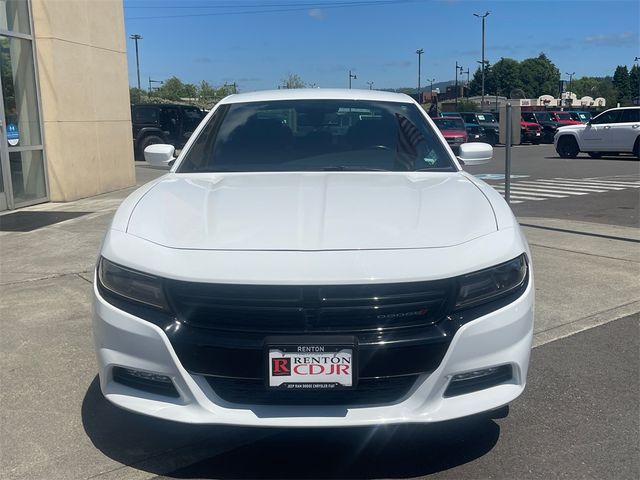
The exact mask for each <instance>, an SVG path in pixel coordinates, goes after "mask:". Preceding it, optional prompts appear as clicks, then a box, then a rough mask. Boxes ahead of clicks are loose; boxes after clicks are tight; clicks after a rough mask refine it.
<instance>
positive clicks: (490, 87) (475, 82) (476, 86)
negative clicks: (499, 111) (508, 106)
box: [469, 62, 496, 97]
mask: <svg viewBox="0 0 640 480" xmlns="http://www.w3.org/2000/svg"><path fill="white" fill-rule="evenodd" d="M484 94H485V95H495V94H496V77H495V75H494V72H493V67H492V66H491V64H490V63H489V62H487V64H486V65H485V67H484ZM478 95H482V69H481V68H480V67H478V69H477V70H476V71H475V72H474V74H473V78H472V79H471V81H470V82H469V96H472V97H474V96H478Z"/></svg>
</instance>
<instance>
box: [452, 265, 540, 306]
mask: <svg viewBox="0 0 640 480" xmlns="http://www.w3.org/2000/svg"><path fill="white" fill-rule="evenodd" d="M527 270H528V266H527V258H526V256H525V254H524V253H523V254H522V255H520V256H519V257H517V258H514V259H513V260H510V261H508V262H505V263H502V264H500V265H498V266H496V267H493V268H488V269H486V270H481V271H479V272H474V273H470V274H468V275H463V276H461V277H460V278H459V289H458V298H457V300H456V308H457V309H459V308H468V307H471V306H475V305H478V304H480V303H485V302H489V301H492V300H496V299H498V298H500V297H503V296H505V295H508V294H509V293H512V292H513V291H515V290H517V289H518V288H519V287H520V286H522V285H523V283H524V282H525V280H526V278H527Z"/></svg>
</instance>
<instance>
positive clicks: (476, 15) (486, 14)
mask: <svg viewBox="0 0 640 480" xmlns="http://www.w3.org/2000/svg"><path fill="white" fill-rule="evenodd" d="M490 13H491V12H489V11H487V12H485V13H484V15H480V14H478V13H474V14H473V16H474V17H478V18H481V19H482V97H481V98H482V100H481V105H483V106H484V64H485V62H484V20H485V18H487V17H488V16H489V14H490Z"/></svg>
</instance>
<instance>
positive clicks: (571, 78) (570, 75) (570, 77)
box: [564, 72, 576, 106]
mask: <svg viewBox="0 0 640 480" xmlns="http://www.w3.org/2000/svg"><path fill="white" fill-rule="evenodd" d="M564 74H565V75H568V76H569V100H571V106H573V99H572V98H571V93H572V90H571V81H572V80H573V76H574V75H575V74H576V72H571V73H567V72H565V73H564Z"/></svg>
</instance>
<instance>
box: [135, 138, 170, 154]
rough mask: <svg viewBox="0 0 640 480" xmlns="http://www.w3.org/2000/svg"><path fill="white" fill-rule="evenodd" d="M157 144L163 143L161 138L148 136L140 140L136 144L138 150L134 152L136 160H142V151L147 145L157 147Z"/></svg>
mask: <svg viewBox="0 0 640 480" xmlns="http://www.w3.org/2000/svg"><path fill="white" fill-rule="evenodd" d="M158 143H164V140H163V139H162V137H159V136H157V135H149V136H147V137H144V138H142V139H141V140H140V141H139V142H138V150H137V152H136V160H144V149H145V148H147V147H148V146H149V145H157V144H158Z"/></svg>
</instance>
